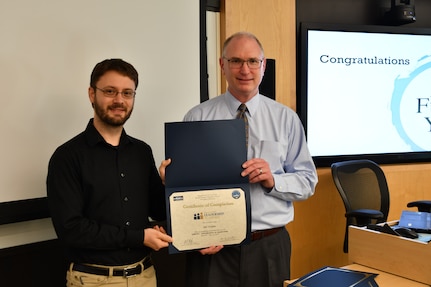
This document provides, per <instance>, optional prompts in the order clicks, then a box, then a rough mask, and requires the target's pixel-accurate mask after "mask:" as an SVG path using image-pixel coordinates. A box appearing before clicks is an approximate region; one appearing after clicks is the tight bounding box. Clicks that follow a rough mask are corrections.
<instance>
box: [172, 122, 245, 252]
mask: <svg viewBox="0 0 431 287" xmlns="http://www.w3.org/2000/svg"><path fill="white" fill-rule="evenodd" d="M165 155H166V158H171V159H172V162H171V164H170V165H169V166H167V167H166V179H165V183H166V189H165V198H166V206H167V208H166V209H167V233H168V234H169V235H171V236H172V238H173V242H172V243H171V244H169V248H168V250H169V253H177V252H183V251H191V250H199V249H203V248H206V247H210V246H214V245H237V244H242V243H245V242H248V241H249V240H250V222H251V216H250V196H249V189H250V187H249V183H248V178H246V177H242V176H241V172H242V170H243V169H242V167H241V165H242V164H243V163H244V162H245V161H246V160H247V149H246V142H245V126H244V122H243V121H242V120H218V121H197V122H177V123H166V124H165Z"/></svg>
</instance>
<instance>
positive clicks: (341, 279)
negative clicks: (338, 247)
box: [288, 266, 379, 287]
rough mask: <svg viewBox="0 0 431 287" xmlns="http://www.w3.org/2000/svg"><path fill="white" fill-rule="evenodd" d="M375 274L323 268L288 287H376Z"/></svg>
mask: <svg viewBox="0 0 431 287" xmlns="http://www.w3.org/2000/svg"><path fill="white" fill-rule="evenodd" d="M376 276H377V274H374V273H367V272H361V271H354V270H347V269H342V268H334V267H329V266H327V267H324V268H321V269H318V270H316V271H313V272H311V273H309V274H307V275H305V276H303V277H301V278H299V279H298V280H296V281H295V282H293V283H290V284H289V285H288V286H289V287H378V286H379V285H377V283H376V281H375V280H374V278H375V277H376Z"/></svg>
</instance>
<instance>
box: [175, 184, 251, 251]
mask: <svg viewBox="0 0 431 287" xmlns="http://www.w3.org/2000/svg"><path fill="white" fill-rule="evenodd" d="M169 202H170V209H171V214H175V216H173V217H172V218H171V230H172V234H173V240H174V242H173V247H175V248H176V249H177V250H178V251H186V250H190V249H202V248H206V247H208V246H214V245H232V244H240V243H241V242H243V241H244V240H245V239H246V237H247V211H246V197H245V191H244V190H242V189H241V188H227V189H215V190H201V191H183V192H174V193H172V194H171V195H170V197H169Z"/></svg>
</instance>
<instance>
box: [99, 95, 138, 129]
mask: <svg viewBox="0 0 431 287" xmlns="http://www.w3.org/2000/svg"><path fill="white" fill-rule="evenodd" d="M118 108H122V109H124V110H126V111H127V108H126V107H124V105H122V104H112V105H110V106H108V107H107V108H106V109H104V108H103V107H102V106H100V105H99V104H98V103H97V101H95V103H94V111H95V113H96V115H97V116H98V117H99V118H100V120H101V121H102V122H104V123H105V124H107V125H110V126H114V127H118V126H122V125H124V124H125V123H126V121H127V120H128V119H129V118H130V115H131V114H132V111H133V107H132V108H131V109H130V110H129V111H128V112H126V114H125V115H124V116H122V117H119V116H111V115H110V114H109V111H110V110H111V109H118Z"/></svg>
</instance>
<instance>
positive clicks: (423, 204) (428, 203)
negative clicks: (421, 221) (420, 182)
mask: <svg viewBox="0 0 431 287" xmlns="http://www.w3.org/2000/svg"><path fill="white" fill-rule="evenodd" d="M407 207H417V208H418V211H421V212H431V200H417V201H412V202H409V203H407Z"/></svg>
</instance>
